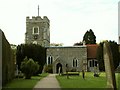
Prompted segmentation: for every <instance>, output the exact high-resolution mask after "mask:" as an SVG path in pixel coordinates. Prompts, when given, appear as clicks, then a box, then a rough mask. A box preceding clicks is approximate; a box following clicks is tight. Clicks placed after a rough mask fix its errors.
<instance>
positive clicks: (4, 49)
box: [0, 30, 15, 85]
mask: <svg viewBox="0 0 120 90" xmlns="http://www.w3.org/2000/svg"><path fill="white" fill-rule="evenodd" d="M0 57H1V58H0V62H1V63H0V64H1V65H2V67H0V69H1V70H2V85H5V84H6V83H7V82H9V81H11V80H12V79H13V77H14V70H15V67H14V66H15V65H14V54H13V51H12V49H11V47H10V44H9V42H8V41H7V39H6V38H5V35H4V33H3V32H2V30H0ZM1 65H0V66H1Z"/></svg>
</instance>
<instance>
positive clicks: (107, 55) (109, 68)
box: [103, 42, 117, 90]
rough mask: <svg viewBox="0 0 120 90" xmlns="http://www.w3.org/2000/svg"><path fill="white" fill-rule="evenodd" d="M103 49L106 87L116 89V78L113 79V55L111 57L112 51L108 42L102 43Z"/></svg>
mask: <svg viewBox="0 0 120 90" xmlns="http://www.w3.org/2000/svg"><path fill="white" fill-rule="evenodd" d="M103 50H104V63H105V72H106V78H107V88H110V89H111V90H117V89H116V80H115V71H114V65H113V57H112V52H111V49H110V46H109V43H108V42H105V43H104V47H103Z"/></svg>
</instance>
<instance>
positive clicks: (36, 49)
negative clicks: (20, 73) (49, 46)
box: [16, 44, 46, 74]
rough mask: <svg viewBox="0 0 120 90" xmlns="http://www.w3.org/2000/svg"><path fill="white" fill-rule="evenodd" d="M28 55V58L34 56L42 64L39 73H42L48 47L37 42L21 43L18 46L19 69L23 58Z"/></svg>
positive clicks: (17, 59)
mask: <svg viewBox="0 0 120 90" xmlns="http://www.w3.org/2000/svg"><path fill="white" fill-rule="evenodd" d="M26 56H27V58H28V59H30V58H32V59H33V60H34V61H37V62H38V64H39V65H40V67H39V71H38V72H37V74H38V73H42V70H43V66H44V64H45V62H46V49H45V48H44V47H42V46H40V45H36V44H21V45H18V46H17V52H16V61H17V65H18V69H19V70H20V65H21V62H22V61H23V59H24V58H25V57H26Z"/></svg>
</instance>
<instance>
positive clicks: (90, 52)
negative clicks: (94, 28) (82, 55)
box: [86, 44, 98, 59]
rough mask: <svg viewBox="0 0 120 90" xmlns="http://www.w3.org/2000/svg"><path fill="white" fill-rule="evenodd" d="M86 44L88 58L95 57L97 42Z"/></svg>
mask: <svg viewBox="0 0 120 90" xmlns="http://www.w3.org/2000/svg"><path fill="white" fill-rule="evenodd" d="M86 46H87V58H88V59H90V58H92V59H96V54H97V48H98V45H97V44H88V45H86Z"/></svg>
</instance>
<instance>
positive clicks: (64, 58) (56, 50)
mask: <svg viewBox="0 0 120 90" xmlns="http://www.w3.org/2000/svg"><path fill="white" fill-rule="evenodd" d="M49 57H52V58H53V61H52V64H53V73H56V71H57V70H56V69H57V64H58V63H60V64H61V65H62V71H63V72H65V71H66V64H68V67H69V71H71V70H75V69H76V71H81V70H82V69H83V63H86V62H87V49H86V46H79V47H77V46H74V47H73V46H71V47H48V48H47V61H46V63H47V65H48V64H49V63H48V58H49ZM73 60H75V61H76V60H77V66H73ZM75 63H76V62H75ZM85 69H87V67H85Z"/></svg>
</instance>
